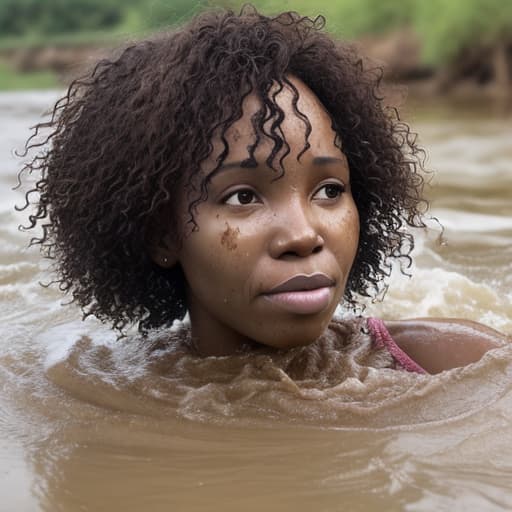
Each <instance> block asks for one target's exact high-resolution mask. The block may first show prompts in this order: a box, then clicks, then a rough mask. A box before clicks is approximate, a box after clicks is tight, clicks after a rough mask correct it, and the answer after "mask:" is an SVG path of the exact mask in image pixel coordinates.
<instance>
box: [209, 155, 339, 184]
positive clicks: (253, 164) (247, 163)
mask: <svg viewBox="0 0 512 512" xmlns="http://www.w3.org/2000/svg"><path fill="white" fill-rule="evenodd" d="M332 164H338V165H339V164H343V165H346V161H345V160H344V159H342V158H338V157H335V156H315V157H314V158H313V165H332ZM260 165H261V164H260V163H259V162H257V161H256V160H254V159H251V158H247V159H245V160H241V161H239V162H228V163H227V164H222V165H221V166H220V167H219V168H218V169H216V170H215V171H213V172H212V173H210V174H209V175H208V177H207V179H208V180H211V179H212V178H213V177H214V176H216V175H217V174H219V173H221V172H222V171H226V170H228V169H254V168H257V167H260Z"/></svg>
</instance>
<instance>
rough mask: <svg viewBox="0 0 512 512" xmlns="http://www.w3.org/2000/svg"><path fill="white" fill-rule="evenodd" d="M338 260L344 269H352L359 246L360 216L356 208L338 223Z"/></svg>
mask: <svg viewBox="0 0 512 512" xmlns="http://www.w3.org/2000/svg"><path fill="white" fill-rule="evenodd" d="M336 240H337V244H336V250H335V251H336V258H337V259H338V261H339V262H340V264H341V265H342V266H344V267H351V266H352V263H353V262H354V259H355V256H356V253H357V249H358V246H359V214H358V211H357V209H356V207H355V206H354V207H353V208H350V209H348V210H347V211H346V212H345V213H344V215H343V217H342V218H341V219H338V221H337V222H336Z"/></svg>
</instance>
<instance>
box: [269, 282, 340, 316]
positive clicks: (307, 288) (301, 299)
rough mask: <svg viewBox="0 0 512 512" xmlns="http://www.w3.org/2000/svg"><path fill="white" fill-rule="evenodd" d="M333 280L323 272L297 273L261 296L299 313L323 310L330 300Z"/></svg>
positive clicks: (332, 291) (285, 308)
mask: <svg viewBox="0 0 512 512" xmlns="http://www.w3.org/2000/svg"><path fill="white" fill-rule="evenodd" d="M334 284H335V282H334V280H332V279H331V278H330V277H328V276H326V275H325V274H320V273H318V274H312V275H309V276H308V275H304V274H299V275H296V276H293V277H292V278H291V279H287V280H286V281H284V282H283V283H281V284H279V285H278V286H276V287H274V288H272V289H271V290H270V291H269V292H267V293H265V294H264V295H263V296H264V298H265V299H266V300H268V301H270V302H271V303H272V304H273V305H275V306H278V307H279V308H281V309H284V310H286V311H288V312H290V313H296V314H300V315H308V314H315V313H319V312H321V311H323V310H324V309H325V308H326V307H327V306H328V305H329V303H330V302H331V299H332V296H333V293H334Z"/></svg>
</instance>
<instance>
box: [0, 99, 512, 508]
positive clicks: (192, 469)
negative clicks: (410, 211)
mask: <svg viewBox="0 0 512 512" xmlns="http://www.w3.org/2000/svg"><path fill="white" fill-rule="evenodd" d="M55 98H56V95H54V94H53V93H43V94H41V93H35V94H32V95H31V94H27V93H24V94H1V95H0V112H1V116H2V137H0V169H1V171H2V172H1V173H0V184H1V187H0V198H1V202H0V216H1V219H2V222H1V223H0V231H1V237H2V244H1V246H0V301H1V308H0V315H1V320H2V322H1V326H0V330H1V333H2V343H1V344H0V389H1V390H2V391H1V393H0V461H1V462H0V495H1V496H2V501H1V502H0V510H6V511H7V510H9V511H11V510H29V511H30V510H41V509H42V510H48V511H50V510H51V511H57V510H65V511H70V510H95V511H101V510H120V509H122V510H127V511H130V510H134V511H135V510H141V509H147V510H169V509H172V508H173V507H174V508H177V509H184V510H187V511H195V510H198V511H199V510H212V509H214V510H216V509H222V510H225V511H226V510H240V509H248V510H261V509H264V508H275V504H276V503H279V504H280V508H283V509H291V508H292V507H293V508H294V509H295V510H298V511H301V510H304V511H309V510H339V509H340V507H341V506H343V508H344V509H346V510H397V509H401V510H411V511H423V510H425V511H427V510H428V511H431V510H436V509H441V510H510V509H512V488H511V487H510V481H511V476H512V448H511V447H512V442H511V441H512V427H511V425H512V421H511V420H512V358H511V351H512V349H511V348H509V347H505V348H503V349H498V350H495V351H492V352H490V353H489V354H487V355H486V356H485V357H484V359H483V360H482V361H481V362H479V363H477V364H475V365H472V366H470V367H468V368H465V369H456V370H453V371H451V372H445V373H444V374H441V375H439V376H436V377H426V376H421V375H411V374H404V373H402V372H396V371H392V370H379V371H377V370H376V371H370V372H368V373H367V374H365V375H364V376H362V375H358V376H354V377H353V378H349V379H344V380H339V379H338V380H336V379H331V380H329V379H328V380H324V381H322V380H321V379H318V380H316V381H315V380H314V379H313V380H312V379H310V380H307V379H304V380H292V379H290V378H289V377H288V375H287V374H286V372H284V371H283V369H282V364H281V363H280V362H279V361H276V360H273V359H272V358H269V357H266V356H264V355H262V356H261V357H253V358H247V357H245V358H244V356H238V357H230V358H218V359H216V358H209V359H206V360H199V359H197V358H195V357H193V356H191V355H188V356H183V355H182V354H181V353H180V350H179V347H178V346H175V345H172V344H170V345H169V344H167V345H159V343H158V340H159V339H160V338H161V337H162V336H163V334H162V333H161V334H160V338H158V336H159V335H157V334H155V336H154V339H153V340H150V341H149V342H146V343H142V342H141V340H140V339H139V338H137V336H136V334H135V333H131V334H130V335H129V336H128V338H127V339H124V340H121V341H118V340H116V338H115V335H114V334H113V333H112V332H110V331H109V330H108V329H106V328H105V327H103V326H101V325H99V324H98V323H97V322H95V321H94V320H93V319H88V320H87V321H86V322H81V321H80V313H79V311H77V310H76V309H75V308H74V307H61V305H60V304H61V301H62V299H61V297H60V296H59V294H58V293H57V292H56V291H55V290H52V289H46V288H42V287H40V286H39V285H38V284H37V283H38V281H44V280H45V276H47V274H46V270H45V264H44V263H43V262H41V261H40V258H39V255H38V252H37V250H34V249H24V248H23V247H24V246H25V245H26V243H27V240H28V237H27V235H26V234H24V233H21V232H19V231H18V230H17V226H18V224H19V223H20V222H23V221H24V219H23V216H22V215H20V214H18V213H16V212H14V211H13V209H12V205H13V203H14V202H18V204H21V202H22V193H21V192H19V191H16V192H13V191H12V190H11V186H12V185H13V184H15V182H16V180H15V176H16V171H17V168H18V167H17V166H18V162H17V161H16V160H15V159H14V157H12V156H11V151H12V149H13V148H15V147H18V148H19V147H20V146H21V145H22V144H23V141H24V139H25V138H26V136H27V126H28V125H31V124H34V122H36V121H37V119H38V115H39V114H40V112H41V111H42V110H44V109H45V108H47V107H48V106H49V105H50V104H51V102H52V101H53V100H54V99H55ZM414 127H415V128H416V129H417V131H419V132H420V134H421V138H422V143H423V145H425V146H426V147H427V148H428V152H429V155H430V158H429V161H428V167H430V168H433V169H435V170H436V171H437V174H436V175H435V178H434V180H433V185H434V187H433V188H432V189H431V190H429V192H428V193H429V196H430V198H431V199H432V201H433V215H434V216H435V217H437V218H438V219H439V220H440V221H441V223H442V224H443V225H444V227H445V233H444V235H443V237H444V239H445V240H446V243H445V244H440V243H439V234H440V231H439V228H438V227H437V226H436V223H435V222H432V229H431V230H430V231H428V232H423V231H420V232H418V233H417V234H416V235H417V247H416V258H415V262H416V268H415V269H414V272H413V274H414V275H413V277H412V278H411V279H408V278H406V277H403V276H401V275H400V274H398V273H397V274H396V275H394V276H393V279H392V283H391V287H390V291H389V293H388V295H387V297H386V299H385V301H384V302H383V303H382V304H370V305H369V306H368V310H367V312H368V313H371V314H376V315H381V316H384V317H388V318H391V317H393V318H397V317H411V316H427V315H440V316H461V317H466V318H471V319H475V320H480V321H483V322H484V323H487V324H489V325H491V326H493V327H495V328H497V329H501V330H503V331H505V332H507V333H512V292H511V290H512V221H511V218H512V201H510V198H511V197H512V147H511V146H510V142H509V141H510V140H512V139H511V137H512V124H511V123H510V119H509V118H508V119H507V118H506V117H501V118H499V117H495V118H493V119H485V118H484V117H481V116H467V115H466V114H460V115H458V116H457V115H454V114H453V115H449V116H446V115H445V116H443V117H442V119H441V120H436V119H423V120H422V119H421V118H420V119H416V121H415V126H414ZM324 355H325V357H326V358H329V357H330V356H329V353H328V351H327V352H326V354H324Z"/></svg>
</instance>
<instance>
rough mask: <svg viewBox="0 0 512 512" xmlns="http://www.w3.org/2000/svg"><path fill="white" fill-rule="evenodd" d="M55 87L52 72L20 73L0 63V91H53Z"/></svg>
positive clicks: (54, 75)
mask: <svg viewBox="0 0 512 512" xmlns="http://www.w3.org/2000/svg"><path fill="white" fill-rule="evenodd" d="M57 86H58V81H57V75H56V74H55V73H53V72H52V71H34V72H30V73H20V72H17V71H14V70H12V69H11V68H10V67H9V66H8V65H7V64H5V63H4V62H0V91H10V90H27V89H55V88H56V87H57Z"/></svg>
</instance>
